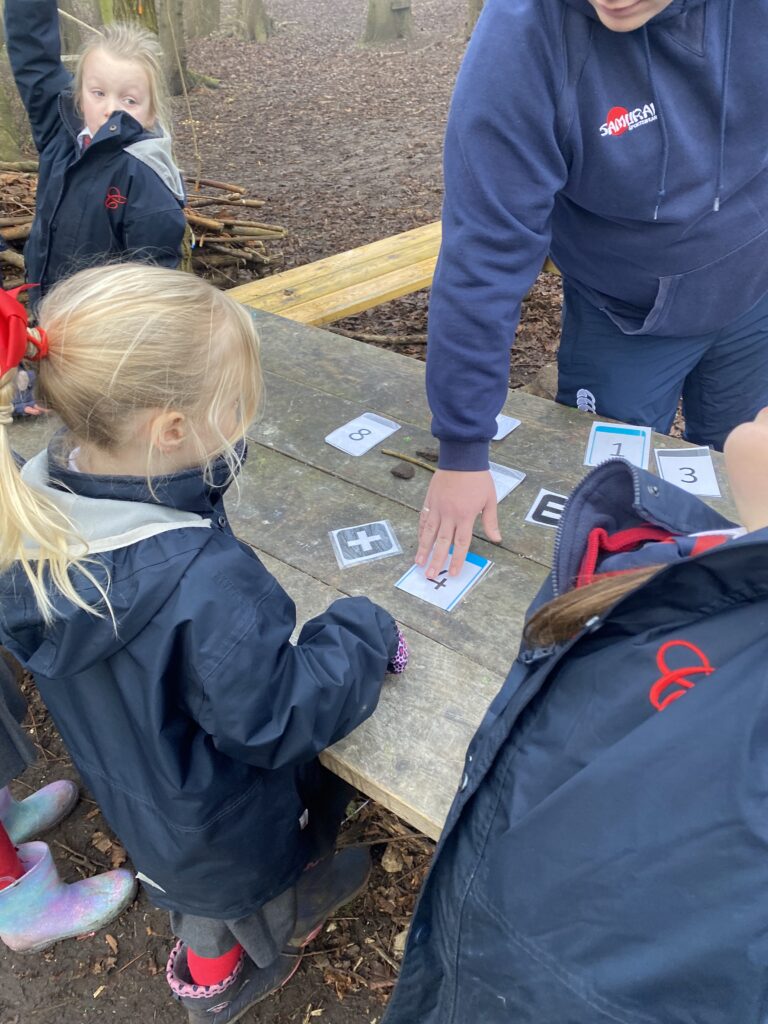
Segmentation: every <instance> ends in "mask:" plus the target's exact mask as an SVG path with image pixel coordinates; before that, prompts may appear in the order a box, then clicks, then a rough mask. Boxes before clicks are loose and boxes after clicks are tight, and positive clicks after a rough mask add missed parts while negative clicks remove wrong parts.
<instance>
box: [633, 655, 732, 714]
mask: <svg viewBox="0 0 768 1024" xmlns="http://www.w3.org/2000/svg"><path fill="white" fill-rule="evenodd" d="M673 647H685V648H686V649H687V650H689V651H693V653H694V654H695V655H696V657H697V658H698V659H699V661H700V664H698V665H682V666H681V667H680V668H670V667H669V666H668V665H667V662H666V656H667V652H668V651H670V650H671V649H672V648H673ZM689 660H690V659H689ZM656 664H657V666H658V669H659V672H661V675H660V676H659V678H658V679H657V680H656V682H655V683H654V684H653V686H652V687H651V689H650V692H649V694H648V698H649V700H650V702H651V704H653V706H654V707H655V708H656V710H657V711H663V710H664V708H665V707H667V705H668V704H671V703H672V701H674V700H678V699H679V698H680V697H682V696H683V695H684V694H685V693H686V692H687V691H688V690H692V689H693V688H694V686H695V685H696V683H694V682H691V680H690V679H687V678H686V676H700V675H705V676H709V675H712V673H713V672H714V671H715V669H714V667H713V666H712V665H710V663H709V658H708V657H707V656H706V654H705V653H704V652H703V651H702V650H699V648H698V647H696V645H695V644H691V643H688V641H687V640H668V641H667V643H665V644H662V646H661V647H660V648H659V653H658V654H657V655H656ZM670 687H671V689H670ZM665 690H668V692H667V693H666V695H665V693H664V691H665Z"/></svg>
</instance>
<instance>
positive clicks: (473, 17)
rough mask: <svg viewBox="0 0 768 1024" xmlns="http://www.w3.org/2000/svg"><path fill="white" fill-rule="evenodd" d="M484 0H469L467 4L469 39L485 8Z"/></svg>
mask: <svg viewBox="0 0 768 1024" xmlns="http://www.w3.org/2000/svg"><path fill="white" fill-rule="evenodd" d="M483 3H484V0H468V5H467V39H469V37H470V36H471V35H472V31H473V29H474V27H475V23H476V22H477V19H478V18H479V17H480V11H482V9H483Z"/></svg>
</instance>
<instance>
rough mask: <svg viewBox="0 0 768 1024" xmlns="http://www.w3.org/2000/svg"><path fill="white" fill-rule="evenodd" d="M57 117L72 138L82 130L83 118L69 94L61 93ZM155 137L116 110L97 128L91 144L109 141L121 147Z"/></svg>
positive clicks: (122, 111) (126, 115)
mask: <svg viewBox="0 0 768 1024" xmlns="http://www.w3.org/2000/svg"><path fill="white" fill-rule="evenodd" d="M59 115H60V117H61V119H62V121H63V122H64V124H65V125H66V127H67V129H68V130H69V131H70V133H71V134H72V137H73V138H75V139H76V138H77V136H78V135H79V133H80V131H81V130H82V127H83V118H82V116H81V115H80V114H79V113H78V112H77V110H76V109H75V98H74V96H73V94H72V93H71V92H63V93H61V95H60V96H59ZM155 137H156V136H155V134H154V133H153V132H148V131H147V130H146V129H145V128H144V127H143V126H142V125H141V124H139V122H138V121H137V120H136V118H135V117H131V115H130V114H127V113H126V112H125V111H124V110H118V111H115V113H114V114H112V116H111V117H110V119H109V120H108V121H106V122H105V123H104V124H103V125H102V126H101V128H99V130H98V131H97V132H96V134H95V135H94V136H93V143H92V144H95V143H97V142H98V143H101V142H107V141H109V143H110V145H113V146H116V147H118V146H119V147H123V146H127V145H130V144H131V143H133V142H142V141H144V140H145V139H153V138H155ZM89 149H90V147H89Z"/></svg>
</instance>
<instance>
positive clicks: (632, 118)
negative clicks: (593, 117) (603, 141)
mask: <svg viewBox="0 0 768 1024" xmlns="http://www.w3.org/2000/svg"><path fill="white" fill-rule="evenodd" d="M657 118H658V115H657V114H656V106H655V104H653V103H644V104H643V105H642V107H635V108H634V110H627V108H626V107H611V109H610V110H609V111H608V113H607V115H606V118H605V121H604V122H603V123H602V124H601V125H600V134H601V135H602V136H604V137H605V136H615V135H624V133H625V132H631V131H634V130H635V128H642V126H643V125H646V124H653V122H654V121H656V120H657Z"/></svg>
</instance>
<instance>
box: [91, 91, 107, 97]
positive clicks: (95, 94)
mask: <svg viewBox="0 0 768 1024" xmlns="http://www.w3.org/2000/svg"><path fill="white" fill-rule="evenodd" d="M91 93H92V94H93V95H94V96H97V97H98V98H99V99H101V97H102V96H103V95H104V93H103V92H102V91H101V89H91Z"/></svg>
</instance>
